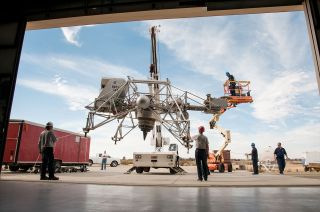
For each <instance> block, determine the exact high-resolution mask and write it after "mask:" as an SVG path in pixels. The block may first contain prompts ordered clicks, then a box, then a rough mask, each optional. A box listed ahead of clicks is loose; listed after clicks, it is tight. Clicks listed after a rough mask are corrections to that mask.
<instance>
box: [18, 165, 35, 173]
mask: <svg viewBox="0 0 320 212" xmlns="http://www.w3.org/2000/svg"><path fill="white" fill-rule="evenodd" d="M20 168H21V169H22V170H23V171H24V172H27V171H28V170H29V169H30V168H32V166H23V167H20Z"/></svg>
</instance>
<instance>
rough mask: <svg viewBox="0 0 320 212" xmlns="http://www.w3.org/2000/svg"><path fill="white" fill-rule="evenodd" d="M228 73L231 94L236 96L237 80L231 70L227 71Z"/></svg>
mask: <svg viewBox="0 0 320 212" xmlns="http://www.w3.org/2000/svg"><path fill="white" fill-rule="evenodd" d="M226 75H227V77H228V80H229V90H230V94H231V96H235V95H236V82H235V79H234V76H233V75H232V74H230V73H229V72H226Z"/></svg>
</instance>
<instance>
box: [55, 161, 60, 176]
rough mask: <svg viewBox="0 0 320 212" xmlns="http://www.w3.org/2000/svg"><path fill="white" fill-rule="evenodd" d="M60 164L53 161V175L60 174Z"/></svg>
mask: <svg viewBox="0 0 320 212" xmlns="http://www.w3.org/2000/svg"><path fill="white" fill-rule="evenodd" d="M61 164H62V162H61V161H60V160H56V161H54V172H55V173H61Z"/></svg>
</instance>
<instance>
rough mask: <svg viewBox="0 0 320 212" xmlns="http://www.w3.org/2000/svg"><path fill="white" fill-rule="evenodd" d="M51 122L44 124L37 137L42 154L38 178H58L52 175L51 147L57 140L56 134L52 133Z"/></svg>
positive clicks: (52, 158) (52, 157) (52, 156)
mask: <svg viewBox="0 0 320 212" xmlns="http://www.w3.org/2000/svg"><path fill="white" fill-rule="evenodd" d="M52 129H53V124H52V122H48V123H47V124H46V127H45V130H44V131H42V132H41V134H40V137H39V143H38V147H39V152H40V154H41V155H42V164H41V176H40V180H59V178H58V177H55V176H54V165H55V164H54V154H53V148H54V144H55V142H56V141H57V138H56V136H55V135H54V133H53V131H52ZM47 169H48V172H49V177H47V176H46V172H47Z"/></svg>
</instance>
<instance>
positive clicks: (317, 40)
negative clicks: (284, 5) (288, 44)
mask: <svg viewBox="0 0 320 212" xmlns="http://www.w3.org/2000/svg"><path fill="white" fill-rule="evenodd" d="M304 13H305V16H306V21H307V27H308V32H309V38H310V44H311V50H312V55H313V62H314V68H315V72H316V77H317V81H318V89H319V93H320V0H305V2H304Z"/></svg>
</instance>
